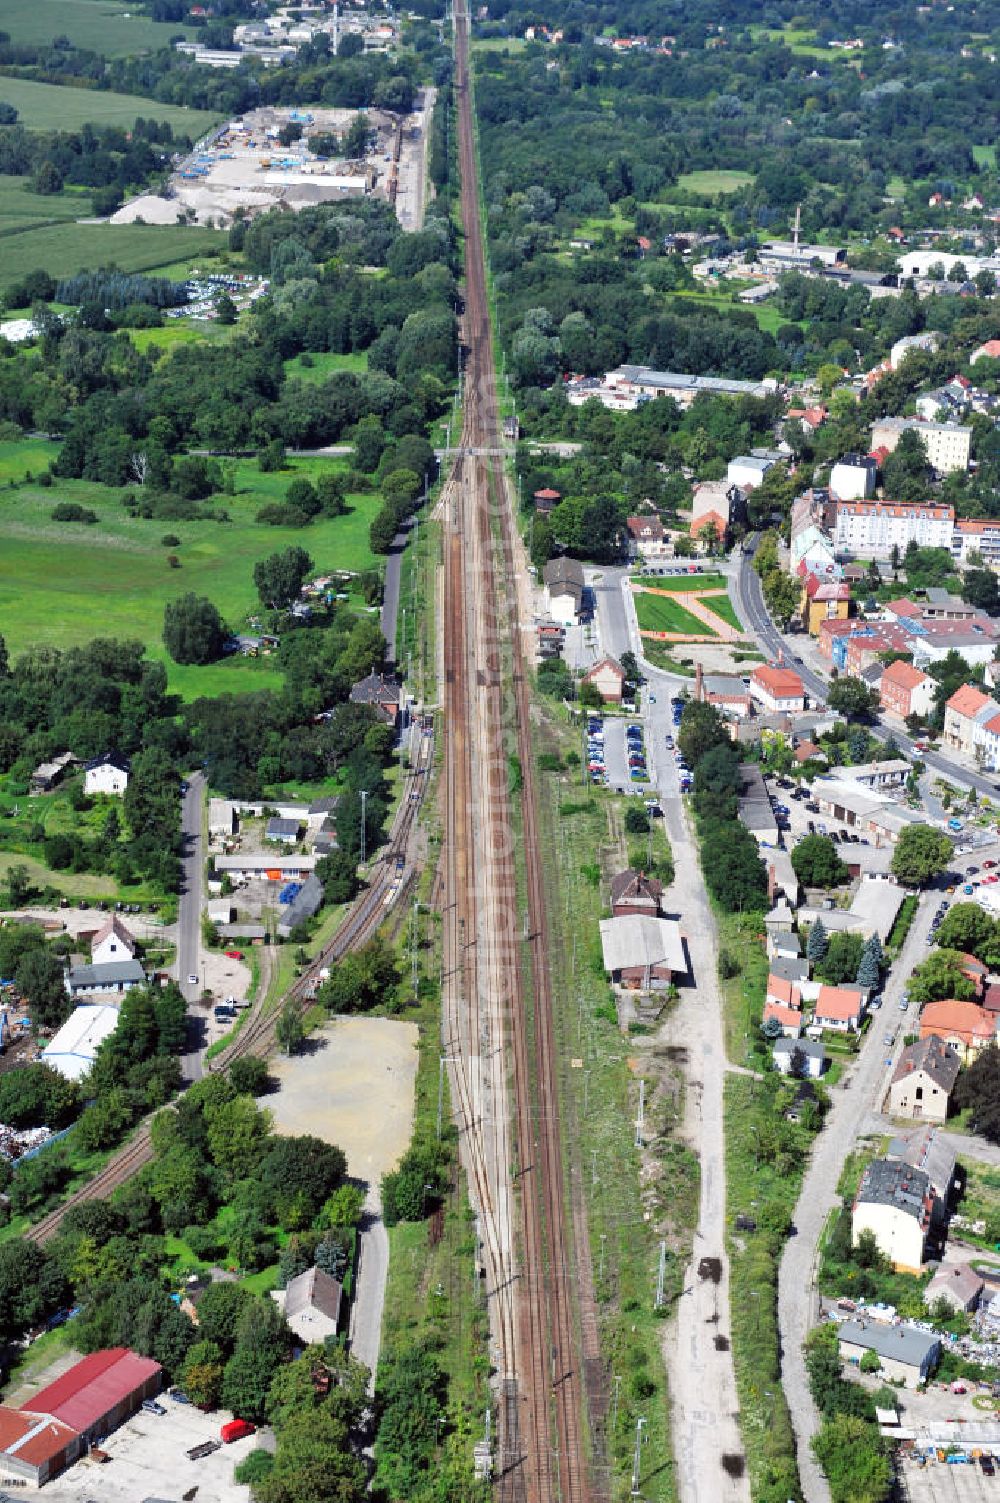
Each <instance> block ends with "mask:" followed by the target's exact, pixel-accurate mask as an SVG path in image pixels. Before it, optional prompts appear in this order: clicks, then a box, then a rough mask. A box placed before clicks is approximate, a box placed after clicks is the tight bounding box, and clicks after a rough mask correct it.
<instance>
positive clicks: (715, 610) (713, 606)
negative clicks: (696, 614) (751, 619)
mask: <svg viewBox="0 0 1000 1503" xmlns="http://www.w3.org/2000/svg"><path fill="white" fill-rule="evenodd" d="M701 603H702V605H703V606H704V607H705V609H706V610H707V611H711V612H712V614H713V615H715V616H721V617H722V619H723V621H725V622H726V623H727V624H728V625H729V626H731V627H732V628H733V630H734V631H742V630H743V623H742V621H741V620H740V618H739V616H737V614H736V612H735V610H734V609H733V602H732V601H731V600H730V599H729V596H728V595H709V596H708V598H707V599H704V600H702V602H701Z"/></svg>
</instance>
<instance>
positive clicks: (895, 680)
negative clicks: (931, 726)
mask: <svg viewBox="0 0 1000 1503" xmlns="http://www.w3.org/2000/svg"><path fill="white" fill-rule="evenodd" d="M934 689H935V682H934V680H933V679H932V678H931V677H930V675H929V674H927V673H924V672H922V671H921V669H919V668H915V667H914V666H913V664H912V663H907V662H906V661H905V660H904V659H902V658H897V659H896V661H895V662H894V663H890V664H889V666H888V667H887V668H886V669H885V670H884V672H883V674H882V678H881V681H880V683H879V704H880V705H881V707H882V709H883V710H885V711H886V713H887V714H889V715H896V716H898V717H899V719H900V720H906V719H907V718H908V717H909V716H910V715H917V716H919V717H920V719H921V720H923V719H925V718H926V717H927V716H928V715H929V714H930V713H931V710H932V709H933V708H934Z"/></svg>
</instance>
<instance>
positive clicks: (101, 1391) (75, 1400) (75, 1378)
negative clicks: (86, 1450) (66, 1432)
mask: <svg viewBox="0 0 1000 1503" xmlns="http://www.w3.org/2000/svg"><path fill="white" fill-rule="evenodd" d="M161 1371H162V1369H161V1367H160V1364H159V1363H158V1362H154V1361H153V1360H152V1358H151V1357H140V1356H138V1355H137V1354H136V1353H135V1352H130V1351H129V1349H128V1347H125V1346H115V1347H110V1348H109V1349H108V1350H107V1351H103V1352H93V1353H91V1355H90V1356H89V1357H84V1358H83V1359H82V1360H81V1361H80V1362H77V1363H76V1364H75V1365H74V1366H73V1367H71V1368H70V1370H69V1372H67V1373H63V1375H62V1377H61V1378H57V1379H56V1380H55V1382H54V1383H50V1384H49V1386H48V1387H47V1388H43V1389H42V1390H41V1391H40V1392H39V1393H35V1394H32V1396H31V1408H32V1411H33V1412H34V1413H36V1414H37V1413H41V1414H51V1415H52V1417H53V1418H54V1419H58V1420H62V1422H63V1423H64V1424H66V1425H71V1426H72V1427H73V1429H74V1430H80V1431H84V1430H89V1429H90V1428H91V1427H92V1426H93V1425H96V1424H97V1423H98V1422H99V1421H100V1420H102V1419H103V1418H104V1416H105V1415H106V1414H109V1413H110V1412H111V1410H112V1409H114V1408H115V1407H116V1405H118V1404H120V1403H121V1401H122V1400H123V1399H126V1398H128V1397H129V1396H130V1395H131V1394H134V1393H135V1392H136V1390H137V1389H139V1388H141V1387H142V1386H143V1384H145V1383H147V1382H148V1381H149V1379H150V1378H153V1377H156V1376H157V1375H158V1374H159V1373H160V1372H161Z"/></svg>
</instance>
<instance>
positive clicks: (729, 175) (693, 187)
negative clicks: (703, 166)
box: [677, 168, 754, 197]
mask: <svg viewBox="0 0 1000 1503" xmlns="http://www.w3.org/2000/svg"><path fill="white" fill-rule="evenodd" d="M753 176H754V175H753V173H752V172H734V171H729V170H728V169H727V168H720V169H719V170H718V171H715V170H712V169H708V170H705V171H700V172H682V173H681V175H680V177H679V178H678V179H677V187H678V188H681V189H683V191H684V192H685V193H704V194H705V195H706V196H707V197H714V196H715V194H717V193H735V192H736V190H737V189H738V188H745V187H746V186H747V184H748V183H752V182H753Z"/></svg>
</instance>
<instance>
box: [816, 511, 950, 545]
mask: <svg viewBox="0 0 1000 1503" xmlns="http://www.w3.org/2000/svg"><path fill="white" fill-rule="evenodd" d="M954 526H955V508H954V507H953V506H944V505H942V504H940V503H938V502H931V501H927V502H908V501H838V502H837V517H836V523H835V526H834V533H833V542H834V547H835V548H836V549H837V550H838V552H839V551H841V550H843V551H844V552H846V553H851V554H854V555H855V556H857V557H861V558H890V557H891V555H892V550H893V548H897V549H898V550H899V552H900V554H903V553H905V552H906V549H907V546H908V545H909V544H910V543H911V542H915V543H916V544H917V545H918V547H921V548H947V549H949V550H950V548H951V540H952V533H953V531H954Z"/></svg>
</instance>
